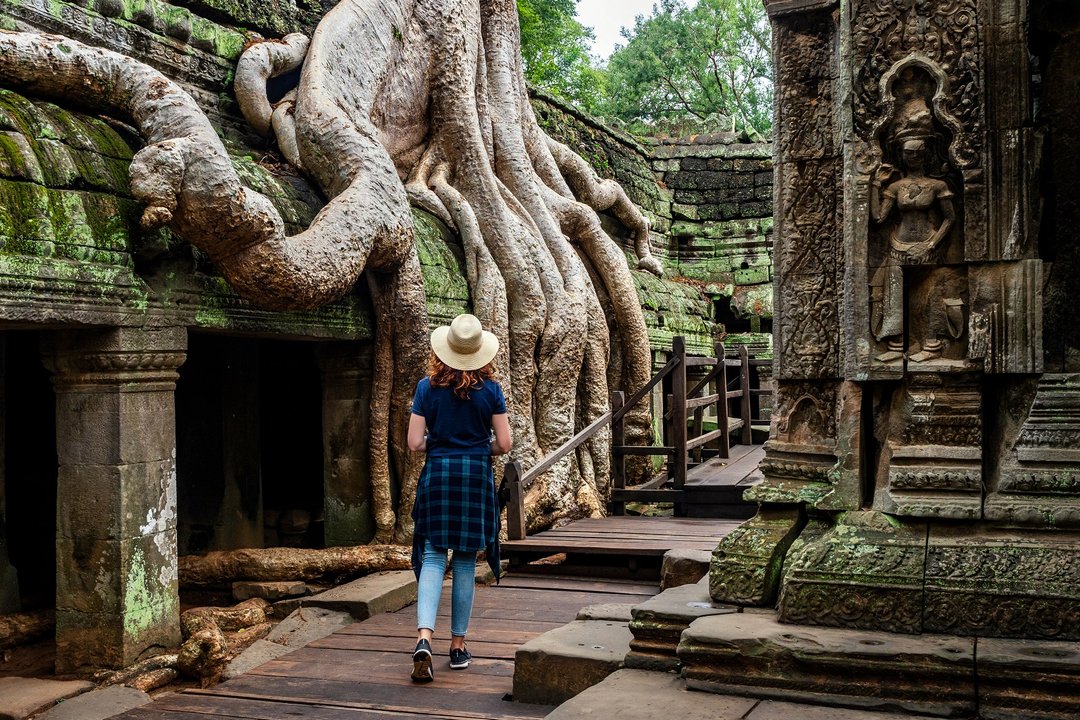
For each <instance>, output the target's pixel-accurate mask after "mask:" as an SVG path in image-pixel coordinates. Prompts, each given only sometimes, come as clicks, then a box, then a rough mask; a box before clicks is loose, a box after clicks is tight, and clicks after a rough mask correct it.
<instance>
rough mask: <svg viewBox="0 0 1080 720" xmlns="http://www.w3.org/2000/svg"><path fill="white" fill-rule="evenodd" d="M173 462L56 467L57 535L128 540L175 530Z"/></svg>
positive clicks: (174, 468)
mask: <svg viewBox="0 0 1080 720" xmlns="http://www.w3.org/2000/svg"><path fill="white" fill-rule="evenodd" d="M175 474H176V461H175V459H173V458H169V459H166V460H158V461H153V462H145V463H131V464H126V463H125V464H120V465H61V466H60V468H59V470H58V471H57V492H58V496H59V497H60V498H61V504H60V510H61V512H59V513H58V517H57V534H58V535H59V536H60V537H62V538H69V539H75V538H86V537H94V538H97V539H101V540H133V539H135V538H139V537H145V536H147V535H152V534H155V533H160V532H166V531H171V532H175V531H176V522H177V515H176V495H175V488H174V487H172V478H174V477H175Z"/></svg>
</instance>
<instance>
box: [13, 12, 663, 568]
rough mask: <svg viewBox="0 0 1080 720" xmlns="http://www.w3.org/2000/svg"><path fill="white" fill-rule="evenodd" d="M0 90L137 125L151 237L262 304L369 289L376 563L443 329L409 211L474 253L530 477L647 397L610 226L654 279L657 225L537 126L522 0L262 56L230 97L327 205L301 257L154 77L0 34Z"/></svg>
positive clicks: (578, 456)
mask: <svg viewBox="0 0 1080 720" xmlns="http://www.w3.org/2000/svg"><path fill="white" fill-rule="evenodd" d="M301 65H302V70H301V74H300V82H299V85H298V86H297V87H296V88H295V91H294V92H292V93H290V94H289V95H288V96H287V97H286V99H285V100H284V101H283V102H282V103H280V104H279V105H278V106H277V107H274V106H272V105H271V104H270V102H269V101H268V100H267V88H266V81H267V79H268V78H270V77H273V76H275V75H278V74H280V73H282V72H284V71H287V70H288V69H291V68H296V67H301ZM0 84H4V85H11V86H15V87H18V88H21V89H25V90H27V91H29V92H30V93H31V94H34V95H39V96H42V97H48V98H54V99H57V100H59V101H61V102H66V103H76V104H80V105H83V106H86V107H89V108H92V109H100V110H103V111H107V112H109V113H110V114H112V115H113V116H123V117H124V118H125V119H127V120H128V121H130V122H131V123H132V124H133V125H134V126H135V127H136V128H137V129H138V130H139V132H140V134H141V135H142V138H143V140H144V143H145V147H143V148H142V149H141V150H139V152H138V153H136V155H135V158H134V159H133V161H132V164H131V181H132V193H133V195H134V196H135V197H136V198H137V199H138V200H139V201H140V202H142V203H143V204H144V205H145V206H146V209H145V211H144V213H143V223H144V225H145V226H147V227H148V228H153V227H157V226H161V225H168V226H169V227H170V228H171V229H172V230H174V231H175V232H176V233H178V234H179V235H180V236H182V237H183V238H185V239H186V240H187V241H189V242H191V243H192V244H193V245H196V246H198V247H199V248H201V249H202V250H204V251H205V252H207V253H208V254H209V255H210V257H211V258H212V259H213V261H214V262H215V264H216V265H217V266H218V267H219V268H220V269H221V271H222V273H223V274H224V275H225V277H226V278H227V279H228V280H229V282H230V283H231V284H232V286H233V287H234V288H236V289H237V291H239V292H240V293H242V294H244V295H245V296H246V297H248V298H250V299H251V300H253V301H255V302H257V303H260V304H262V305H264V306H267V307H270V308H288V307H312V306H317V305H319V304H322V303H325V302H327V301H329V300H331V299H333V298H335V297H337V296H340V295H341V294H343V293H345V292H347V291H348V290H349V289H350V288H351V287H352V286H353V284H354V282H355V281H356V279H357V278H358V277H359V275H360V273H361V272H366V273H367V275H368V279H369V286H370V287H372V288H373V289H374V290H373V300H374V305H375V307H376V325H377V327H376V333H377V337H378V341H379V345H378V347H377V348H376V349H377V357H376V364H375V373H374V379H373V385H374V386H373V388H372V406H371V417H372V427H373V428H374V429H375V430H374V431H373V437H372V453H371V455H372V466H371V477H372V480H371V482H372V487H373V495H374V504H375V508H376V523H377V526H378V528H377V529H378V532H377V536H376V538H377V542H389V541H391V540H393V541H397V542H406V541H407V540H408V539H409V536H410V535H411V525H410V520H409V509H410V508H411V505H412V502H413V491H414V487H415V479H416V475H417V467H416V462H415V459H413V458H411V457H410V456H409V454H408V453H407V452H406V451H405V449H404V444H403V438H404V435H405V428H406V426H407V424H408V414H409V403H408V401H409V397H410V395H411V394H412V391H413V389H414V387H415V383H416V382H417V380H419V378H420V377H421V376H422V375H423V373H424V366H423V360H424V355H425V354H426V350H427V320H428V318H427V309H426V304H425V298H424V293H423V285H422V279H421V277H420V274H419V262H418V261H417V257H416V249H415V247H414V245H413V228H412V215H411V211H410V207H409V205H410V202H415V203H417V204H418V205H421V206H422V207H425V208H426V209H428V210H430V211H431V212H433V213H434V214H435V215H437V216H438V217H440V218H442V219H443V220H444V221H449V222H450V223H452V224H453V225H454V226H455V228H456V230H457V231H458V232H459V233H460V234H461V236H462V239H463V242H464V244H465V247H466V255H467V257H466V262H467V266H468V268H467V276H468V278H467V279H468V281H469V289H470V293H471V295H472V298H473V305H474V311H475V313H476V315H477V316H478V317H480V319H481V320H482V321H483V322H484V324H485V325H486V326H489V327H491V328H492V329H493V330H494V331H495V332H496V333H497V334H498V335H499V337H500V339H501V340H502V341H503V343H502V349H501V350H500V357H499V358H498V359H497V365H498V366H499V368H500V370H502V371H503V372H504V374H503V375H502V376H501V378H500V379H501V380H502V382H503V385H504V389H505V391H506V395H507V399H508V402H509V406H510V418H511V428H512V430H513V435H514V456H515V458H517V459H520V460H521V461H522V462H523V463H524V464H525V466H526V467H529V466H530V465H533V464H535V463H536V462H537V461H538V460H539V459H540V458H542V457H543V456H544V455H546V454H547V453H550V452H551V451H552V450H554V449H555V448H557V447H559V446H560V445H562V444H563V443H564V442H565V441H566V440H568V439H569V438H570V437H571V436H572V435H573V434H574V433H575V432H577V431H579V430H580V429H581V428H583V427H586V426H587V425H589V424H590V423H591V422H592V421H593V420H595V419H596V418H597V417H599V416H600V415H602V414H603V412H604V411H605V410H606V407H607V401H608V391H609V381H613V382H615V383H617V385H618V389H622V390H625V391H627V392H633V391H635V390H637V389H638V388H639V387H641V386H642V384H644V383H645V382H647V380H648V377H649V373H650V362H651V357H650V353H649V339H648V336H647V333H646V328H645V321H644V317H643V314H642V311H641V306H640V303H639V301H638V298H637V294H636V292H635V290H634V283H633V279H632V276H631V274H630V268H629V266H628V265H627V262H626V257H625V254H624V253H623V251H622V249H621V248H619V246H618V245H616V244H615V242H614V241H612V240H611V238H610V237H608V236H607V235H606V234H605V233H604V232H603V230H602V229H601V226H600V222H599V219H598V216H597V211H598V210H602V211H606V212H610V213H611V214H613V215H614V216H615V217H616V218H618V219H619V220H620V221H621V222H622V223H623V224H624V225H625V226H626V227H627V228H628V230H629V231H630V233H631V234H632V235H633V237H634V244H635V249H636V252H637V255H638V265H639V267H641V268H643V269H646V270H649V271H651V272H657V273H659V272H660V271H661V268H660V265H659V263H658V262H657V261H656V259H655V258H653V257H652V255H651V252H650V249H649V227H648V222H647V221H646V219H645V218H644V217H643V216H642V214H641V213H640V211H638V209H637V208H635V207H634V206H633V205H632V204H631V203H630V202H629V200H628V199H627V198H626V195H625V193H623V192H622V191H621V190H620V189H619V188H618V187H617V186H615V184H614V183H612V182H610V181H601V180H600V179H599V178H597V177H596V175H595V173H594V172H593V171H592V169H591V168H589V166H588V165H587V164H586V163H585V162H584V161H582V160H581V158H579V157H578V156H576V155H575V154H574V153H572V152H571V151H570V150H569V149H568V148H566V147H565V146H563V145H560V144H559V143H555V142H552V141H551V140H550V139H549V138H548V137H547V136H546V135H545V134H544V133H543V131H542V130H541V129H540V128H539V126H538V125H537V122H536V118H535V116H534V115H533V111H532V108H531V105H530V104H529V97H528V92H527V88H526V85H525V81H524V77H523V75H522V61H521V54H520V37H519V29H518V20H517V9H516V4H515V3H514V2H512V0H341V2H339V3H337V4H336V5H335V6H334V8H333V9H332V10H330V11H329V12H328V13H327V15H326V17H325V18H324V19H323V21H322V22H321V23H320V24H319V26H318V28H317V29H316V30H315V32H314V34H313V35H312V37H311V38H310V41H308V40H307V39H306V38H303V37H299V36H290V37H288V38H286V39H285V40H283V41H271V42H270V43H268V44H259V45H255V46H253V47H251V48H249V49H248V50H247V51H246V53H245V55H244V57H243V58H242V60H241V62H240V65H239V66H238V68H237V75H236V94H237V99H238V101H239V102H240V104H241V107H242V109H243V112H244V114H245V116H247V117H248V118H249V120H250V122H251V123H252V124H253V126H254V127H255V128H256V129H257V130H258V131H259V132H263V133H270V132H273V133H274V134H275V136H276V139H277V141H278V145H279V147H280V148H281V149H282V151H283V153H284V154H285V155H286V157H288V158H289V159H290V160H291V161H292V162H293V163H294V164H296V165H297V166H298V167H301V168H302V169H303V170H304V172H306V173H308V175H309V176H310V177H311V178H312V179H313V180H314V181H315V182H316V183H317V184H318V185H319V187H320V189H321V190H322V191H323V192H324V193H325V195H326V197H328V198H330V200H329V202H328V203H327V205H326V207H325V208H324V209H323V210H322V211H321V212H320V213H319V214H318V216H317V217H316V218H315V220H314V221H313V223H312V225H311V227H309V228H308V229H307V230H305V231H304V232H302V233H300V234H299V235H297V236H292V237H287V236H286V235H285V232H284V223H283V221H282V219H281V217H280V215H279V214H278V213H277V211H276V210H275V209H274V207H273V206H272V205H271V204H270V202H269V201H268V200H267V199H266V198H265V197H263V196H261V195H259V194H258V193H255V192H253V191H251V190H250V189H248V188H245V187H244V186H243V185H242V184H241V182H240V180H239V178H238V176H237V174H236V172H235V171H234V170H233V168H232V165H231V163H230V160H229V157H228V154H227V153H226V152H225V149H224V146H223V145H222V143H221V142H220V140H219V139H218V137H217V135H216V133H215V132H214V129H213V127H212V126H211V125H210V122H209V121H208V120H207V119H206V117H205V115H204V114H203V113H202V111H201V110H200V109H199V108H198V106H197V105H196V104H195V102H194V101H193V100H192V99H191V98H190V97H189V96H188V95H187V94H186V93H184V91H183V90H182V89H181V88H180V87H179V86H177V85H176V84H175V83H173V82H171V81H170V80H168V79H167V78H165V77H163V76H162V75H161V74H160V73H158V72H157V71H155V70H153V69H152V68H150V67H148V66H146V65H143V64H141V63H138V62H136V61H134V60H132V59H130V58H126V57H124V56H122V55H117V54H115V53H110V52H108V51H105V50H101V49H97V48H91V47H88V46H85V45H82V44H80V43H77V42H75V41H73V40H69V39H67V38H58V37H55V36H42V35H34V34H30V33H6V32H3V31H0ZM601 296H603V298H604V299H605V301H606V302H607V305H608V307H610V309H611V318H610V320H612V321H613V322H611V323H610V325H609V318H606V317H605V313H604V310H603V309H602V308H603V305H602V301H601V299H600V297H601ZM613 358H614V363H613V360H612V359H613ZM616 363H617V365H618V366H617V367H616V366H614V365H615V364H616ZM627 420H628V423H627V434H628V436H629V437H628V441H630V442H631V443H633V442H636V441H638V440H644V439H645V438H644V434H645V433H647V432H648V429H649V426H648V420H647V416H646V411H645V410H644V408H642V409H641V410H640V412H636V414H632V415H631V416H628V418H627ZM608 445H609V440H608V438H607V437H606V436H598V437H597V438H596V439H595V440H594V441H593V442H591V443H588V444H586V445H585V446H583V447H582V448H580V449H579V450H578V452H577V453H574V454H573V455H571V456H570V457H567V458H566V459H565V460H564V461H562V462H560V463H558V464H557V465H555V466H554V467H552V468H551V470H550V471H548V472H547V473H545V474H544V476H543V477H542V478H540V479H538V481H537V484H536V485H535V487H532V488H530V489H529V494H528V496H527V497H528V500H529V507H528V509H527V510H528V514H529V516H530V518H532V521H531V522H530V527H535V526H536V525H537V524H538V523H548V522H555V521H557V520H560V519H566V518H574V517H581V516H584V515H595V514H598V513H601V512H602V511H603V500H604V494H605V492H606V484H607V473H608V461H607V455H608ZM395 491H398V492H395ZM392 498H398V501H397V506H396V507H394V506H393V505H392V501H391V499H392ZM226 575H227V576H230V577H231V578H238V577H240V576H239V575H237V574H235V573H226ZM287 577H300V576H299V575H297V574H295V573H294V574H290V575H288V576H287Z"/></svg>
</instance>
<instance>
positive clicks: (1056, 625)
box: [923, 528, 1080, 640]
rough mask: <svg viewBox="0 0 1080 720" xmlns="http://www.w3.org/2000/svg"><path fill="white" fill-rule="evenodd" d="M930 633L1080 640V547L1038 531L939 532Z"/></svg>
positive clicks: (932, 545)
mask: <svg viewBox="0 0 1080 720" xmlns="http://www.w3.org/2000/svg"><path fill="white" fill-rule="evenodd" d="M923 630H924V631H925V632H940V633H951V634H957V635H991V636H995V637H1032V638H1052V639H1057V640H1076V639H1080V545H1078V543H1077V541H1076V539H1075V538H1070V537H1069V536H1063V535H1058V536H1051V535H1048V534H1046V533H1040V532H1036V531H1016V532H992V531H987V530H983V531H981V532H980V531H976V530H974V529H973V528H965V529H949V528H939V529H932V530H931V533H930V541H929V544H928V549H927V556H926V609H925V610H924V615H923Z"/></svg>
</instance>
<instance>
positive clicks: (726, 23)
mask: <svg viewBox="0 0 1080 720" xmlns="http://www.w3.org/2000/svg"><path fill="white" fill-rule="evenodd" d="M623 37H625V38H626V39H627V44H626V45H625V46H624V47H621V48H619V49H617V50H616V51H615V53H614V54H612V56H611V60H610V61H609V63H608V75H609V77H608V88H609V98H608V100H607V102H606V103H605V106H604V113H603V114H606V115H607V116H608V117H615V118H618V119H619V120H621V121H622V122H624V123H625V124H626V125H627V126H628V128H629V129H630V130H631V131H633V132H636V133H639V134H644V135H656V134H659V133H665V132H666V133H673V134H684V133H686V132H695V131H696V132H701V131H714V130H742V131H745V132H747V133H748V134H749V135H750V136H751V137H753V138H755V139H758V138H760V137H763V136H765V135H766V134H768V132H769V130H770V129H771V127H772V120H771V115H772V52H771V41H770V38H769V23H768V19H767V18H766V17H765V12H764V9H763V7H762V3H761V0H699V2H698V3H697V5H695V6H694V7H693V8H687V7H686V6H685V5H684V4H683V3H682V2H681V0H659V2H658V3H657V4H656V5H654V6H653V14H652V16H651V17H644V16H641V15H639V16H638V17H637V22H636V23H635V26H634V29H633V31H627V30H626V29H624V30H623Z"/></svg>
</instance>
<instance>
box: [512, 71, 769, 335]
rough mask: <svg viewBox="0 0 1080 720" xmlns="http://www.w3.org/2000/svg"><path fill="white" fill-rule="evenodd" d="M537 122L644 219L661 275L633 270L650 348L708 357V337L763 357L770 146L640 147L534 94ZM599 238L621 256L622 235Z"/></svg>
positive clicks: (642, 143) (733, 140)
mask: <svg viewBox="0 0 1080 720" xmlns="http://www.w3.org/2000/svg"><path fill="white" fill-rule="evenodd" d="M533 108H534V111H535V112H536V116H537V119H538V120H539V121H540V125H541V126H542V127H543V128H544V129H545V130H546V131H547V132H548V133H549V134H550V135H551V136H552V137H554V138H556V139H557V140H560V141H561V142H564V143H566V144H567V145H569V146H570V147H572V148H574V149H575V150H576V151H577V152H578V153H580V154H581V155H582V157H584V158H585V159H586V160H588V161H589V163H590V164H591V165H592V166H593V168H595V169H596V172H597V174H598V175H600V176H601V177H604V178H612V179H614V180H616V181H618V182H619V184H620V185H622V187H623V188H625V190H626V192H627V195H629V196H630V199H631V200H633V201H634V203H636V204H637V205H638V206H639V207H641V208H642V210H643V211H644V212H645V214H646V216H647V217H648V218H649V222H650V224H651V228H652V243H653V248H654V251H655V252H656V254H657V255H658V256H659V257H660V258H661V259H662V260H663V262H664V268H665V277H664V278H662V279H657V278H655V277H652V276H649V275H648V274H646V273H641V272H635V273H634V275H635V281H636V282H637V287H638V293H639V295H640V296H641V302H642V306H643V307H644V308H645V317H646V322H647V323H648V324H649V334H650V339H651V340H652V343H653V347H654V349H656V350H661V349H663V348H670V347H671V338H672V336H674V335H684V336H685V337H686V338H687V345H688V347H689V348H690V350H691V352H696V353H702V354H711V353H712V343H713V338H714V337H715V336H716V335H717V334H726V338H725V342H727V343H728V344H746V345H749V346H751V348H752V349H753V351H754V352H755V354H758V355H767V354H768V353H770V352H771V350H772V342H771V334H770V329H771V320H772V293H773V290H772V284H771V282H772V256H771V253H770V246H771V242H772V239H771V232H772V146H771V145H769V144H746V143H743V142H740V138H739V136H737V135H735V134H731V133H727V134H714V135H699V136H694V137H691V138H683V139H677V140H652V139H649V140H640V139H636V138H633V137H631V136H630V135H627V134H626V133H623V132H621V131H619V130H616V129H613V128H610V127H607V126H605V125H604V124H602V123H600V122H598V121H597V120H595V119H593V118H590V117H588V116H586V115H584V114H582V113H580V112H578V111H577V110H576V109H574V108H573V107H571V106H568V105H566V104H565V103H563V102H560V101H559V100H558V99H556V98H552V97H550V96H548V95H545V94H544V93H541V92H535V93H534V95H533ZM606 227H607V229H608V232H609V233H611V234H612V235H613V236H615V237H617V238H619V239H620V241H621V242H622V244H623V246H624V247H625V248H626V250H627V252H628V253H629V252H630V250H631V249H632V244H631V243H630V240H629V238H627V237H625V235H624V230H623V228H622V227H621V226H620V225H619V224H618V223H617V222H614V221H608V222H606Z"/></svg>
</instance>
